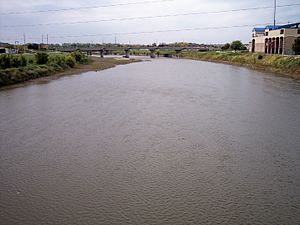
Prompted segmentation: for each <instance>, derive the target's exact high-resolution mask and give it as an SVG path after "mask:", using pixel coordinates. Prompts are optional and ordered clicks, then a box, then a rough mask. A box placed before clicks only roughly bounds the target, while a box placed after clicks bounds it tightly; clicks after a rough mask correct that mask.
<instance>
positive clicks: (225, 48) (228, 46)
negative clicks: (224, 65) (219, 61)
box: [221, 43, 230, 51]
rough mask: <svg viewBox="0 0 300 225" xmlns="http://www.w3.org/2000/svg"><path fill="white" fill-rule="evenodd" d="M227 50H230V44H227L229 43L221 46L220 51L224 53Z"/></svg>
mask: <svg viewBox="0 0 300 225" xmlns="http://www.w3.org/2000/svg"><path fill="white" fill-rule="evenodd" d="M229 48H230V44H229V43H226V44H225V45H223V46H222V48H221V49H222V50H223V51H226V50H228V49H229Z"/></svg>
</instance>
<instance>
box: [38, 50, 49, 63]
mask: <svg viewBox="0 0 300 225" xmlns="http://www.w3.org/2000/svg"><path fill="white" fill-rule="evenodd" d="M48 57H49V55H48V54H47V53H46V52H37V53H36V54H35V60H36V63H37V64H46V63H47V62H48Z"/></svg>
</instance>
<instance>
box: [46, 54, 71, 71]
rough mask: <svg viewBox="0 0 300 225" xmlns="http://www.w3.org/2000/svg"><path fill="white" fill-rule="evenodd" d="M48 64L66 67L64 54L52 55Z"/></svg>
mask: <svg viewBox="0 0 300 225" xmlns="http://www.w3.org/2000/svg"><path fill="white" fill-rule="evenodd" d="M48 65H51V66H59V67H61V68H64V69H66V68H68V65H67V63H66V57H65V56H64V55H52V56H50V57H49V61H48Z"/></svg>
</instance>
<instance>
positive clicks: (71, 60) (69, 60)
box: [66, 55, 76, 68]
mask: <svg viewBox="0 0 300 225" xmlns="http://www.w3.org/2000/svg"><path fill="white" fill-rule="evenodd" d="M75 63H76V61H75V59H74V58H73V57H72V56H70V55H69V56H67V57H66V64H67V65H68V66H69V67H71V68H73V67H74V66H75Z"/></svg>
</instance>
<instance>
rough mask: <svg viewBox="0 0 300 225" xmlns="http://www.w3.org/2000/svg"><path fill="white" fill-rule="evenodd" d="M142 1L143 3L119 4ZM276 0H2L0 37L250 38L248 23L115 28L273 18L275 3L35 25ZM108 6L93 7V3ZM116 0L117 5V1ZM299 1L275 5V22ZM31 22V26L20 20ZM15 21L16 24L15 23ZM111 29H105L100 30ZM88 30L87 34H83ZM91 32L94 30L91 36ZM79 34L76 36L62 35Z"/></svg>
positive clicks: (291, 16) (295, 17)
mask: <svg viewBox="0 0 300 225" xmlns="http://www.w3.org/2000/svg"><path fill="white" fill-rule="evenodd" d="M146 1H147V3H146ZM133 2H135V3H136V2H139V3H141V2H144V3H141V4H129V5H118V4H124V3H133ZM273 2H274V0H251V1H250V0H248V1H245V0H226V1H225V0H161V1H159V0H101V1H100V0H98V1H96V0H85V1H79V0H52V1H51V0H0V14H1V15H0V41H1V42H11V43H14V42H15V41H19V42H21V43H23V33H25V35H26V42H41V41H42V34H44V42H46V35H47V34H48V37H49V43H64V42H93V43H102V42H104V43H109V42H111V43H113V42H115V37H116V39H117V42H119V43H131V44H137V43H145V44H151V43H154V42H156V43H162V42H166V43H170V42H180V41H185V42H196V43H226V42H231V41H232V40H241V41H243V42H244V43H248V42H249V40H250V39H251V30H252V28H251V27H239V28H230V29H206V30H190V31H177V32H153V33H142V34H141V33H140V34H127V35H125V34H117V35H114V33H134V32H137V33H139V32H148V31H149V32H151V31H165V30H183V29H193V28H211V27H226V26H229V27H230V26H240V25H252V24H266V23H269V24H272V23H273V9H259V10H249V11H235V12H224V13H214V14H201V15H190V16H176V17H161V18H151V19H133V20H115V21H106V22H103V21H102V22H97V23H81V24H71V25H70V24H59V25H37V24H47V23H66V22H77V21H81V22H84V21H91V20H93V21H94V20H103V19H117V18H127V17H141V16H142V17H145V16H161V15H170V14H184V13H198V12H211V11H222V10H231V9H241V8H252V7H264V6H272V5H273ZM297 3H298V4H299V3H300V0H277V4H278V5H287V4H297ZM105 5H106V6H108V5H115V6H109V7H96V6H105ZM116 5H117V6H116ZM90 6H95V7H94V8H89V9H82V10H78V9H77V10H64V11H51V12H49V11H48V12H39V13H22V14H10V13H12V12H24V11H43V10H55V9H66V8H78V7H90ZM299 12H300V6H299V5H298V6H292V7H281V8H278V9H277V21H278V22H284V23H285V22H288V21H289V22H300V13H299ZM19 25H35V26H19ZM16 26H19V27H16ZM101 34H109V35H101ZM84 35H86V36H84ZM89 35H95V36H89ZM66 36H77V37H66Z"/></svg>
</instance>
